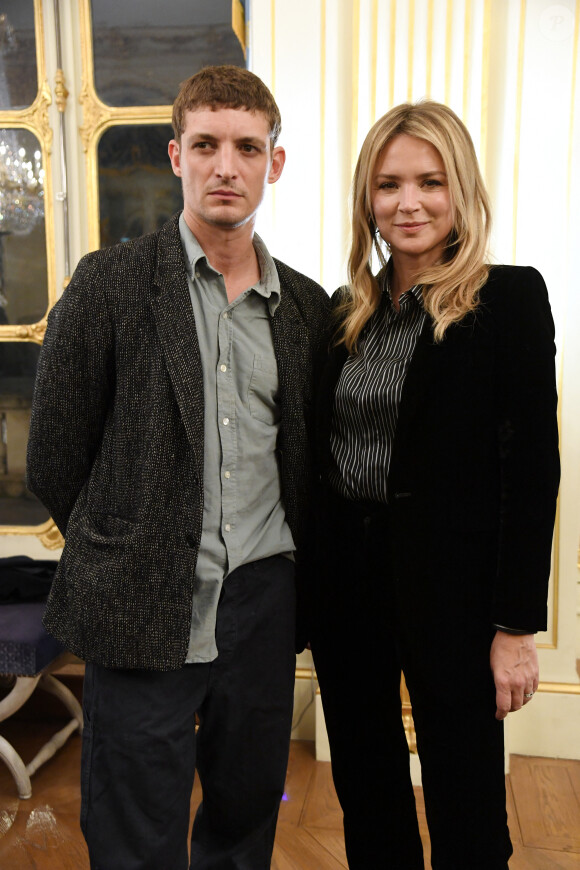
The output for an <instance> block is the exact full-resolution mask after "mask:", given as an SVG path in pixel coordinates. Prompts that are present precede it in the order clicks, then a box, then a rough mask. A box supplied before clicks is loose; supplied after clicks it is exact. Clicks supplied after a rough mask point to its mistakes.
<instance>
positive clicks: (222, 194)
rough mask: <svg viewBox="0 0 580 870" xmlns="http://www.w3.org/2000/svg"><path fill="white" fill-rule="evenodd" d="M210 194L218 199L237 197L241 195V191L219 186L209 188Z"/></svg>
mask: <svg viewBox="0 0 580 870" xmlns="http://www.w3.org/2000/svg"><path fill="white" fill-rule="evenodd" d="M209 195H210V196H215V197H217V198H218V199H237V198H238V197H240V196H241V193H236V191H235V190H228V189H226V190H224V189H222V188H219V189H218V190H210V193H209Z"/></svg>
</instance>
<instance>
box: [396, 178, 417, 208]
mask: <svg viewBox="0 0 580 870" xmlns="http://www.w3.org/2000/svg"><path fill="white" fill-rule="evenodd" d="M418 207H419V196H418V191H417V188H416V187H415V186H414V185H411V184H405V185H403V187H401V193H400V199H399V209H400V210H401V211H407V212H408V211H415V210H416V209H417V208H418Z"/></svg>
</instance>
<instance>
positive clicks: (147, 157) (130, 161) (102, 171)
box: [98, 124, 183, 247]
mask: <svg viewBox="0 0 580 870" xmlns="http://www.w3.org/2000/svg"><path fill="white" fill-rule="evenodd" d="M172 137H173V133H172V130H171V127H170V125H169V124H162V125H160V124H148V125H132V124H126V125H121V126H116V127H110V128H109V129H108V130H106V131H105V133H104V134H103V136H102V137H101V141H100V142H99V150H98V159H99V203H100V227H101V247H107V245H113V244H115V243H116V242H122V241H127V240H128V239H133V238H136V237H137V236H141V235H143V234H144V233H150V232H154V231H155V230H157V229H159V227H160V226H161V225H162V224H163V223H164V222H165V221H166V220H168V218H170V217H171V215H172V214H174V213H175V212H176V211H178V210H179V209H180V208H181V207H182V204H183V199H182V195H181V182H180V180H179V179H178V178H176V177H175V175H174V174H173V172H172V170H171V164H170V162H169V157H168V155H167V145H168V143H169V140H170V139H171V138H172Z"/></svg>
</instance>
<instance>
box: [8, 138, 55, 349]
mask: <svg viewBox="0 0 580 870" xmlns="http://www.w3.org/2000/svg"><path fill="white" fill-rule="evenodd" d="M43 185H44V169H43V168H42V156H41V152H40V145H39V143H38V139H37V138H36V136H34V134H33V133H30V132H29V131H28V130H17V129H10V130H0V326H1V325H2V324H7V323H9V324H20V323H36V322H37V321H39V320H41V319H42V317H43V316H44V313H45V311H46V305H47V298H48V274H47V262H46V238H45V224H44V187H43ZM0 332H1V330H0Z"/></svg>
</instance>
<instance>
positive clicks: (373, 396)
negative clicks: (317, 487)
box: [330, 285, 427, 504]
mask: <svg viewBox="0 0 580 870" xmlns="http://www.w3.org/2000/svg"><path fill="white" fill-rule="evenodd" d="M399 305H400V310H399V311H397V310H396V309H395V307H394V305H393V303H392V301H391V297H390V295H389V293H388V290H386V289H384V290H383V297H382V299H381V302H380V305H379V307H378V308H377V310H376V311H375V313H374V314H373V315H372V317H371V318H370V319H369V321H368V323H367V324H366V326H365V328H364V330H363V333H362V337H361V339H360V341H359V347H358V351H357V353H356V354H352V355H351V356H349V358H348V359H347V361H346V363H345V364H344V367H343V369H342V372H341V375H340V378H339V381H338V384H337V387H336V392H335V394H334V408H333V418H332V428H331V437H330V447H331V451H332V456H333V460H334V461H333V466H332V468H331V471H330V484H331V486H332V488H333V489H334V490H335V491H336V492H337V493H338V494H339V495H342V496H344V497H345V498H349V499H355V500H357V501H371V502H379V503H382V504H386V503H387V500H388V497H387V476H388V472H389V464H390V460H391V452H392V446H393V440H394V437H395V429H396V426H397V417H398V412H399V404H400V401H401V393H402V391H403V384H404V382H405V377H406V375H407V371H408V368H409V363H410V362H411V358H412V356H413V353H414V351H415V347H416V345H417V340H418V338H419V333H420V332H421V329H422V328H423V325H424V323H425V320H426V319H427V314H426V312H425V309H424V308H423V301H422V292H421V287H420V286H419V285H416V286H415V287H412V288H411V289H410V290H407V291H406V292H405V293H403V294H402V295H401V297H400V299H399Z"/></svg>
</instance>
